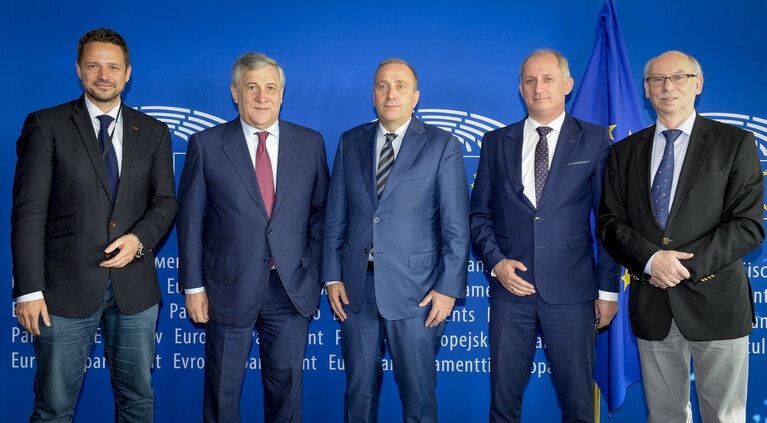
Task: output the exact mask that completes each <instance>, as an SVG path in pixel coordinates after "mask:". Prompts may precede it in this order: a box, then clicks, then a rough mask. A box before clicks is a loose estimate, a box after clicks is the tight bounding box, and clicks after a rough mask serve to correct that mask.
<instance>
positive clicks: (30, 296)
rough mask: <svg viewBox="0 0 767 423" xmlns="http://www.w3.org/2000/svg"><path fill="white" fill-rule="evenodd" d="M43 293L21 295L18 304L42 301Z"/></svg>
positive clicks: (17, 298)
mask: <svg viewBox="0 0 767 423" xmlns="http://www.w3.org/2000/svg"><path fill="white" fill-rule="evenodd" d="M43 298H44V297H43V291H35V292H30V293H29V294H24V295H19V296H18V297H16V302H17V303H25V302H27V301H34V300H42V299H43Z"/></svg>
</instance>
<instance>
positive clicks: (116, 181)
mask: <svg viewBox="0 0 767 423" xmlns="http://www.w3.org/2000/svg"><path fill="white" fill-rule="evenodd" d="M96 119H98V120H99V149H100V150H101V155H102V156H103V157H104V168H105V169H106V171H107V180H109V188H110V190H111V191H112V203H114V202H115V201H116V200H117V188H118V187H119V186H120V171H119V169H118V167H117V155H116V154H115V149H114V146H112V145H110V137H109V125H110V124H111V123H112V121H113V120H114V118H113V117H112V116H109V115H101V116H96ZM106 148H109V150H108V151H107V153H106V155H104V149H106Z"/></svg>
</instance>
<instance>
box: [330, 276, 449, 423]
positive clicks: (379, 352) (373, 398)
mask: <svg viewBox="0 0 767 423" xmlns="http://www.w3.org/2000/svg"><path fill="white" fill-rule="evenodd" d="M374 279H375V276H374V273H373V272H370V271H368V272H367V274H366V275H365V286H364V288H363V292H362V304H361V307H360V311H359V313H352V312H350V311H349V309H348V308H346V307H344V311H345V312H346V315H347V319H346V320H344V321H343V322H341V352H342V354H343V357H344V366H345V369H346V393H345V395H344V405H345V407H344V422H346V423H352V422H353V423H359V422H370V423H375V422H377V421H378V401H379V397H380V395H381V383H382V381H383V368H382V366H381V360H382V359H383V356H384V352H385V351H386V345H387V344H388V346H389V353H390V354H391V359H392V366H393V368H394V380H395V381H396V382H397V386H398V387H399V396H400V400H401V401H402V421H403V422H405V423H416V422H436V421H437V393H436V388H437V369H436V366H435V365H434V359H435V357H436V356H437V351H438V350H439V347H440V340H441V339H442V333H443V332H444V330H445V323H444V322H442V323H440V324H439V325H437V326H435V327H427V326H424V323H425V322H426V315H423V316H417V317H413V318H409V319H401V320H386V319H384V318H383V317H381V315H380V314H379V312H378V306H377V305H376V297H375V283H387V282H389V281H375V280H374Z"/></svg>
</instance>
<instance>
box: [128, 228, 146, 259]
mask: <svg viewBox="0 0 767 423" xmlns="http://www.w3.org/2000/svg"><path fill="white" fill-rule="evenodd" d="M131 235H133V236H135V237H136V240H138V248H137V249H136V258H141V257H144V255H145V254H146V252H145V251H144V244H143V243H142V242H141V240H140V239H139V237H138V236H136V234H134V233H131Z"/></svg>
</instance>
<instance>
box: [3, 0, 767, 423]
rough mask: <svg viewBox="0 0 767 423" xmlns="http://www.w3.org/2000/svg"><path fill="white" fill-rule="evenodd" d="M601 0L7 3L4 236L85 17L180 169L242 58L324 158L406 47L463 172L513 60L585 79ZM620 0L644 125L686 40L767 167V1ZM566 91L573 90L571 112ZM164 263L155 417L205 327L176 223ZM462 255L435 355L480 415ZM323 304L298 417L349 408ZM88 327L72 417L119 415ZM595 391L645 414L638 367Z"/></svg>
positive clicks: (473, 158) (549, 412)
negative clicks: (566, 67) (652, 94)
mask: <svg viewBox="0 0 767 423" xmlns="http://www.w3.org/2000/svg"><path fill="white" fill-rule="evenodd" d="M602 4H603V0H581V1H571V0H550V1H548V2H530V1H526V2H522V1H473V2H467V1H442V2H412V1H407V2H399V1H393V2H389V3H367V2H359V1H336V2H300V1H290V0H287V1H283V2H256V1H239V0H234V1H228V2H203V1H178V0H171V1H164V2H161V1H154V2H145V1H132V2H115V3H104V2H91V1H42V2H31V1H26V2H22V1H14V2H6V4H4V7H3V13H2V17H0V43H1V44H0V45H2V50H0V51H2V57H3V58H4V61H5V63H6V64H5V65H4V66H2V67H0V81H1V82H0V87H2V90H1V91H0V92H2V100H3V101H2V102H0V119H1V122H2V125H0V134H1V136H2V142H0V164H1V165H0V186H1V187H2V189H0V221H2V222H5V223H3V224H0V239H5V240H8V239H9V231H10V227H9V225H8V222H9V221H10V208H11V186H12V181H13V171H14V167H15V141H16V138H17V137H18V135H19V132H20V129H21V125H22V123H23V121H24V118H25V116H26V115H27V113H29V112H31V111H33V110H37V109H40V108H43V107H49V106H53V105H56V104H60V103H63V102H65V101H68V100H71V99H74V98H76V97H78V96H79V95H80V94H81V92H82V89H81V86H80V83H79V80H78V79H77V75H76V73H75V67H74V64H75V59H76V48H77V41H78V39H79V38H80V37H81V36H82V34H84V33H85V32H86V31H88V30H90V29H92V28H96V27H108V28H112V29H114V30H116V31H118V32H119V33H121V34H122V35H123V36H124V37H125V39H126V40H127V42H128V45H129V47H130V49H131V62H132V65H133V73H132V75H131V76H132V79H131V81H130V82H129V84H128V85H127V87H126V90H125V93H124V96H123V99H124V101H125V102H126V104H128V105H130V106H133V107H137V108H139V109H140V110H142V111H144V112H146V113H150V114H153V115H155V116H156V117H158V118H160V119H162V120H164V121H166V122H167V123H168V124H169V126H170V127H171V128H172V129H171V132H172V133H173V150H174V155H175V158H174V163H175V166H176V171H177V174H176V176H177V178H178V176H179V173H180V169H181V166H182V165H183V160H184V152H185V150H186V140H187V138H188V136H189V135H190V134H192V133H194V132H196V131H199V130H200V129H202V128H205V127H208V126H211V125H213V124H216V123H218V122H221V121H223V120H230V119H232V118H233V117H235V116H236V114H237V111H236V110H237V109H236V105H235V104H234V103H233V102H232V98H231V94H230V91H229V84H230V72H231V66H232V64H233V63H234V60H235V59H236V58H237V57H239V56H240V55H241V54H243V53H245V52H248V51H261V52H263V53H266V54H267V55H269V56H272V57H274V58H275V59H277V60H278V61H279V62H280V63H281V64H282V66H283V68H284V70H285V73H286V75H287V85H286V90H285V96H284V103H283V107H282V114H281V117H282V118H283V119H286V120H290V121H293V122H296V123H299V124H302V125H305V126H308V127H311V128H314V129H317V130H319V131H320V132H322V134H323V135H324V136H325V140H326V143H327V149H328V160H329V162H330V163H332V160H333V155H334V153H335V149H336V145H337V140H338V137H339V135H340V134H341V132H343V131H344V130H346V129H348V128H350V127H352V126H356V125H357V124H359V123H362V122H365V121H369V120H372V119H374V118H375V112H374V109H373V104H372V101H371V99H372V81H373V73H374V71H375V69H376V66H377V64H378V63H379V62H380V61H381V60H383V59H385V58H388V57H400V58H403V59H405V60H407V61H408V62H410V63H411V64H412V65H413V67H414V68H415V69H416V71H417V72H418V74H419V82H420V83H419V88H420V90H421V102H420V104H419V105H418V111H417V113H418V115H419V116H420V117H421V118H423V119H424V120H426V121H431V122H434V123H436V124H439V125H440V126H444V127H446V128H450V129H451V130H452V131H453V132H454V133H456V134H457V135H459V136H460V137H461V139H462V141H463V142H464V153H465V163H466V171H467V183H469V184H471V183H472V180H473V174H474V172H475V171H476V167H477V160H478V159H477V157H478V155H479V148H480V145H479V143H478V140H480V139H481V135H482V134H483V133H484V132H486V131H487V130H489V129H493V128H496V127H498V126H500V125H506V124H509V123H512V122H515V121H517V120H520V119H522V118H523V117H524V114H525V111H524V103H523V101H522V99H521V97H520V95H519V90H518V82H519V76H518V75H519V64H520V63H521V61H522V59H523V58H524V57H525V56H526V55H527V54H528V53H529V52H530V51H532V50H534V49H536V48H539V47H550V48H554V49H557V50H559V51H560V52H562V53H563V54H564V55H565V56H566V57H567V58H568V59H569V60H570V66H571V72H572V75H573V77H574V78H575V83H576V92H577V87H578V86H579V83H580V79H581V77H582V76H583V73H584V71H585V68H586V64H587V63H588V60H589V57H590V56H591V51H592V45H593V39H594V29H595V23H596V17H597V14H598V13H599V10H600V9H601V7H602ZM615 8H616V12H617V15H618V18H619V20H620V23H621V26H622V28H623V35H624V37H625V42H626V48H627V51H628V55H629V61H630V65H631V69H632V72H633V74H634V77H635V78H634V79H635V88H636V89H637V92H638V94H639V98H640V102H641V107H642V113H643V118H644V121H645V124H650V123H652V122H653V121H654V119H655V116H654V113H653V111H652V107H651V106H650V104H649V102H648V101H647V100H646V99H645V98H644V91H643V88H642V85H641V75H642V68H643V66H644V63H645V62H646V61H647V60H648V59H649V58H651V57H653V56H656V55H657V54H659V53H661V52H663V51H665V50H668V49H679V50H683V51H685V52H688V53H690V54H692V55H693V56H695V57H696V58H697V59H698V60H699V61H700V63H701V65H702V67H703V70H704V75H705V83H704V87H703V94H702V95H700V97H699V100H698V103H697V105H696V109H697V111H698V112H701V113H710V114H712V115H713V117H714V118H717V119H722V120H726V121H729V122H730V123H733V124H736V125H739V126H743V127H747V128H748V129H751V130H753V131H754V132H755V133H756V135H757V144H758V146H759V149H760V156H761V159H762V161H763V167H765V165H764V163H765V161H767V103H766V102H765V101H764V98H765V94H767V89H766V88H765V82H764V77H763V75H764V69H765V67H766V65H767V55H766V54H765V53H767V51H766V48H765V46H766V45H767V36H766V35H765V34H766V33H765V25H764V18H765V16H767V2H764V1H763V0H747V1H746V0H744V1H739V2H722V1H710V0H678V1H672V2H669V1H661V0H646V1H642V2H629V1H624V0H617V4H616V5H615ZM571 97H573V96H571ZM571 102H572V98H569V99H568V105H567V109H568V110H569V108H570V104H571ZM765 174H766V175H767V171H766V173H765ZM10 257H11V256H10V250H9V243H8V242H7V241H6V242H5V243H4V244H3V246H2V249H0V271H2V275H3V276H2V277H4V278H5V281H6V282H5V286H6V293H7V294H6V295H5V296H4V297H3V299H2V300H0V310H4V313H3V314H4V317H2V318H0V415H2V416H4V417H3V420H4V421H23V420H25V419H26V418H27V417H28V415H29V412H30V410H31V407H32V379H33V375H34V365H35V363H34V352H33V348H32V344H31V343H30V341H31V340H30V337H29V335H28V334H26V332H24V331H23V330H22V329H20V327H19V326H18V325H17V324H16V319H15V316H14V314H13V310H14V308H13V307H14V303H13V300H12V298H10V285H11V279H12V276H11V275H12V273H11V258H10ZM745 261H746V266H747V270H748V272H749V276H750V277H751V282H752V284H753V287H754V300H755V302H756V303H757V304H756V307H757V316H758V323H757V324H756V325H755V330H754V334H753V335H752V336H751V342H752V343H751V346H750V348H751V353H752V357H751V376H750V380H749V401H748V415H749V419H751V421H754V422H760V421H763V420H764V418H765V417H763V416H767V405H765V404H767V402H766V401H767V400H766V399H767V386H765V383H764V382H763V376H762V375H764V374H765V372H766V371H767V359H766V358H765V357H764V352H765V346H766V345H765V343H766V342H767V341H765V336H766V332H765V328H767V305H765V304H764V303H765V302H767V283H766V280H767V263H766V262H767V250H765V248H764V247H762V248H760V249H759V250H757V251H756V252H754V253H752V254H751V255H749V256H748V257H747V259H746V260H745ZM157 265H158V272H159V275H160V284H161V287H162V291H163V301H162V304H161V308H160V316H159V323H158V331H157V359H156V361H155V364H156V366H155V371H154V376H153V377H154V379H153V380H154V386H155V395H156V417H157V421H162V422H171V421H172V422H176V421H184V422H194V421H200V420H201V411H202V377H203V371H202V369H201V367H202V366H203V362H204V360H203V348H204V346H203V342H204V331H202V330H201V329H199V328H195V327H194V326H192V325H191V324H190V322H189V321H188V319H187V318H186V314H185V310H184V309H183V305H184V298H183V296H182V295H181V294H179V293H178V291H177V275H178V272H177V267H178V249H177V244H176V235H175V231H172V232H171V233H170V234H169V236H168V239H167V241H166V242H165V244H164V245H163V246H162V248H161V249H160V251H159V254H158V258H157ZM468 271H469V289H468V296H467V298H466V300H465V301H462V302H459V303H458V305H457V307H456V310H455V312H454V314H453V322H451V323H450V324H448V326H447V329H446V332H445V338H444V339H443V348H442V349H441V351H440V353H439V356H438V357H437V366H438V370H439V381H438V399H439V404H440V419H441V420H442V421H444V422H459V421H460V422H475V421H485V420H486V419H487V409H488V405H489V392H488V391H489V377H488V370H489V362H488V360H489V350H488V347H487V328H488V301H487V295H486V293H487V292H486V288H487V282H486V280H485V277H484V275H483V274H482V271H483V266H482V264H481V263H478V262H476V261H475V260H474V259H473V258H472V261H471V262H470V264H469V269H468ZM563 277H566V269H563ZM315 317H316V319H315V321H313V322H312V324H311V325H310V328H309V331H310V337H309V346H308V348H307V353H306V360H305V369H306V371H305V387H304V410H305V421H306V422H335V421H341V418H342V415H343V390H344V380H345V378H344V373H343V362H342V361H341V358H340V355H341V353H340V347H339V344H338V323H337V322H336V321H334V320H333V318H332V316H331V314H330V311H329V308H328V305H327V302H326V299H325V298H324V297H323V299H322V303H321V306H320V308H319V310H318V311H317V313H316V316H315ZM96 342H97V343H96V345H95V348H94V351H93V355H92V359H91V360H90V361H89V363H88V364H89V368H88V369H87V373H86V378H85V383H84V386H83V390H82V395H81V400H80V402H79V405H78V408H77V417H76V419H75V420H76V421H78V422H102V421H109V420H110V419H111V416H112V415H113V414H112V404H113V399H112V394H111V389H110V388H109V372H108V370H107V369H105V368H104V366H105V362H104V359H103V349H102V347H101V344H100V339H99V336H98V335H97V337H96ZM541 347H542V346H541ZM252 357H253V359H252V361H251V362H250V363H249V364H250V367H251V370H249V371H248V372H247V376H246V381H245V387H244V391H243V403H242V413H243V418H244V421H254V422H259V421H261V420H262V411H261V394H262V389H261V381H260V371H259V369H258V367H259V363H258V354H257V348H255V344H254V350H253V354H252ZM389 364H390V363H388V362H385V363H384V365H385V366H386V365H389ZM531 372H532V373H533V374H532V378H531V381H530V385H529V387H528V390H527V393H526V396H525V402H524V407H523V418H524V419H525V420H526V421H535V422H555V421H559V418H560V414H559V410H558V407H556V401H557V400H556V396H555V394H554V391H553V388H552V386H551V383H550V380H549V376H548V365H547V362H546V357H545V354H544V353H543V349H542V348H539V350H538V352H537V354H536V359H535V364H534V366H533V368H532V369H531ZM606 408H607V407H606V406H605V405H604V402H603V406H602V409H603V412H602V420H603V421H615V422H635V421H643V420H644V419H645V418H646V410H645V406H644V399H643V394H642V388H641V384H636V385H633V386H632V387H631V388H629V391H628V394H627V397H626V402H625V403H624V405H623V406H622V407H621V408H620V409H618V410H617V411H616V412H614V413H613V414H612V415H611V416H608V415H607V413H606ZM398 420H400V408H399V401H398V398H397V390H396V386H395V384H394V381H393V378H392V376H391V372H390V371H387V373H386V378H385V380H384V389H383V398H382V407H381V421H387V422H388V421H398Z"/></svg>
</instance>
